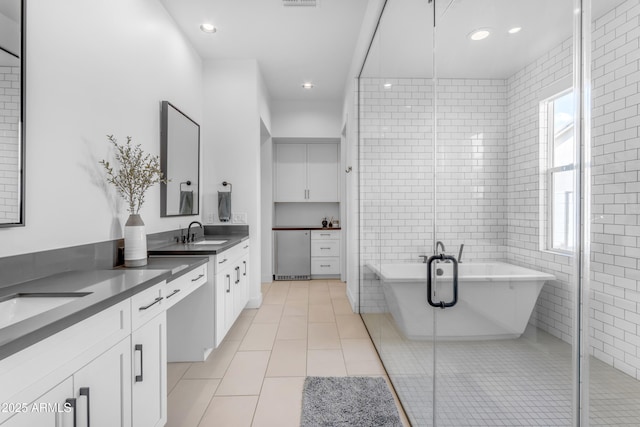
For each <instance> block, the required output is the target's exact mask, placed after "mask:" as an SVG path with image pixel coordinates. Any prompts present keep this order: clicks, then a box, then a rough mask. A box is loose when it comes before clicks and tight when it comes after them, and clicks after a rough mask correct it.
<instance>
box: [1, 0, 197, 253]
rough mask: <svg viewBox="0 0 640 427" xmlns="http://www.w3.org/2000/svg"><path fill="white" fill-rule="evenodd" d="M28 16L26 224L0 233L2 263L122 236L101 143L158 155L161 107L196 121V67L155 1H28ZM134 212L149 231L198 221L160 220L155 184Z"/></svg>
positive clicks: (121, 213)
mask: <svg viewBox="0 0 640 427" xmlns="http://www.w3.org/2000/svg"><path fill="white" fill-rule="evenodd" d="M62 11H63V12H62ZM27 16H28V19H29V28H28V37H27V46H28V48H27V66H28V68H27V86H26V87H27V99H26V102H27V111H26V126H27V127H26V138H27V140H26V141H27V142H26V158H25V159H26V164H27V166H26V226H25V227H21V228H8V229H0V239H1V240H2V241H3V242H4V243H3V244H2V245H0V256H2V257H3V256H9V255H16V254H21V253H27V252H35V251H42V250H47V249H54V248H60V247H66V246H73V245H79V244H86V243H92V242H98V241H105V240H110V239H115V238H119V237H122V224H123V223H124V220H125V219H126V217H127V216H128V214H127V212H126V208H125V205H124V203H122V202H121V201H120V200H119V198H118V197H117V196H116V195H115V194H114V192H113V191H112V190H111V189H110V188H107V189H106V190H105V188H106V184H105V181H104V178H103V175H102V170H101V167H102V166H100V165H99V164H98V161H99V160H101V159H103V158H106V157H107V156H108V154H109V153H110V149H109V145H108V142H107V139H106V137H105V135H107V134H114V135H115V136H116V138H118V140H119V141H121V142H124V141H126V136H128V135H129V136H131V137H133V141H134V142H135V143H139V144H141V145H142V148H143V149H144V150H145V151H147V152H149V153H152V154H159V153H160V101H161V100H165V99H166V100H169V101H171V102H172V103H173V104H174V105H176V106H178V107H179V108H180V109H181V110H182V111H184V112H185V113H186V114H188V115H189V116H190V117H192V118H193V119H194V120H195V121H197V122H201V119H202V63H201V60H200V58H199V56H198V55H197V54H196V52H195V51H194V49H193V48H192V47H191V45H190V44H189V43H188V42H187V40H186V39H185V37H184V36H183V35H182V33H181V32H180V31H179V30H178V29H177V27H176V25H175V23H174V21H173V19H171V17H170V16H169V15H168V13H167V11H166V10H165V9H164V8H163V7H162V6H161V4H160V3H159V2H158V1H157V0H140V1H136V2H130V1H126V0H94V1H91V2H86V1H82V0H66V1H64V2H63V1H61V0H49V1H46V2H27ZM52 17H55V19H52ZM141 214H142V217H143V219H144V221H145V223H146V225H147V232H149V233H153V232H159V231H165V230H170V229H175V228H178V227H180V226H186V225H187V224H188V221H190V220H191V219H196V218H197V217H189V218H188V219H185V218H179V219H161V218H160V188H159V187H158V186H155V187H153V188H151V189H150V190H149V192H148V193H147V196H146V202H145V205H144V206H143V208H142V210H141Z"/></svg>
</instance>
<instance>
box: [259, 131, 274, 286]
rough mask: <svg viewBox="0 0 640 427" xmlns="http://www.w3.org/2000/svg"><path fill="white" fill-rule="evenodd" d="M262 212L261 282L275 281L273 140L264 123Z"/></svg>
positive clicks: (262, 135)
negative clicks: (273, 259)
mask: <svg viewBox="0 0 640 427" xmlns="http://www.w3.org/2000/svg"><path fill="white" fill-rule="evenodd" d="M260 132H261V135H260V140H261V141H260V181H261V182H260V189H261V190H260V193H261V194H260V210H261V215H262V218H261V222H262V248H261V256H262V261H261V262H262V267H261V271H260V277H261V279H260V280H261V281H262V282H263V283H270V282H271V281H272V280H273V262H272V259H271V258H272V255H271V254H272V252H273V233H272V231H271V227H272V225H273V140H272V138H271V135H269V131H268V130H267V128H266V126H264V124H263V123H261V125H260Z"/></svg>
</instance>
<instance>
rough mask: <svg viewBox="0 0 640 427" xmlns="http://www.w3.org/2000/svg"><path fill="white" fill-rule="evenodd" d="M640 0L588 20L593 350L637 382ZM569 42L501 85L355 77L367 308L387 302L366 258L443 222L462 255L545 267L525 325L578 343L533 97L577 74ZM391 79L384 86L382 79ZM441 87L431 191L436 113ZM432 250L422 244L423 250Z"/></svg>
mask: <svg viewBox="0 0 640 427" xmlns="http://www.w3.org/2000/svg"><path fill="white" fill-rule="evenodd" d="M638 28H640V0H628V1H626V2H624V3H622V4H621V5H620V6H618V7H617V8H615V9H614V10H612V11H611V12H609V13H607V14H605V15H604V16H602V17H600V18H599V19H597V20H596V21H595V23H594V29H593V31H594V32H593V62H592V63H593V113H592V116H593V131H592V132H593V182H592V185H593V187H592V189H593V191H592V194H593V199H592V209H593V212H592V213H593V217H594V222H593V225H592V231H593V235H592V240H593V242H592V257H591V258H592V259H591V261H592V272H591V278H592V290H593V291H592V298H591V301H590V304H591V312H590V316H589V317H590V319H589V326H590V328H591V345H592V348H591V350H592V352H593V355H594V356H595V357H597V358H598V359H601V360H603V361H605V362H606V363H608V364H610V365H613V366H615V367H617V368H619V369H620V370H622V371H624V372H626V373H627V374H629V375H631V376H633V377H635V378H638V379H640V304H639V303H640V288H639V287H638V280H640V270H639V267H640V265H639V264H638V260H639V259H640V249H638V244H639V243H640V241H639V239H640V219H639V214H640V201H639V200H638V193H640V181H639V178H640V176H639V170H640V156H639V150H640V137H639V135H638V130H639V128H640V111H639V104H640V86H639V85H640V83H639V82H640V47H639V46H640V31H639V30H638ZM572 48H573V47H572V40H567V41H565V42H564V43H562V44H561V45H559V46H557V47H556V48H554V49H552V50H551V51H549V52H548V53H547V54H545V55H544V56H542V57H541V58H539V59H538V60H537V61H535V62H534V63H532V64H530V65H528V66H527V67H525V68H524V69H522V70H520V71H518V72H516V73H515V74H514V75H513V76H511V77H509V78H508V79H507V80H474V79H440V80H439V81H438V90H437V91H435V93H436V94H437V95H434V90H433V82H432V80H431V79H383V78H380V79H374V78H365V79H361V80H360V118H361V121H360V132H361V134H360V147H359V156H360V159H359V160H360V173H361V177H360V206H359V209H360V230H361V234H360V261H361V289H360V292H361V295H360V304H361V307H360V308H361V312H363V313H375V312H384V311H387V308H386V303H385V300H384V295H383V293H382V288H381V286H380V283H379V281H378V280H377V279H376V278H375V276H374V275H373V274H372V273H371V272H369V271H368V269H367V268H366V267H365V264H366V263H367V262H374V263H385V262H416V261H418V259H417V256H418V255H420V254H424V253H431V252H432V251H433V248H431V247H430V245H431V244H433V243H432V242H433V232H434V230H433V225H434V212H433V209H434V203H433V200H434V197H436V198H437V213H436V215H437V216H436V221H437V231H436V233H437V234H436V236H435V240H442V241H443V242H444V243H445V245H446V246H447V250H448V252H450V253H456V252H457V248H458V246H459V245H460V244H461V243H464V244H465V251H464V259H465V260H466V261H472V260H473V261H479V260H480V261H482V260H493V259H495V260H502V261H507V262H510V263H513V264H518V265H523V266H527V267H531V268H534V269H537V270H541V271H545V272H549V273H552V274H554V275H555V276H556V278H557V279H556V280H555V281H553V282H550V283H547V284H546V285H545V287H544V288H543V290H542V292H541V294H540V297H539V299H538V303H537V305H536V308H535V311H534V314H533V316H532V318H531V323H533V324H534V325H536V326H537V327H539V328H541V329H543V330H545V331H547V332H549V333H550V334H552V335H554V336H556V337H558V338H561V339H562V340H564V341H566V342H571V339H572V335H571V334H572V322H573V316H574V313H573V310H572V304H573V303H572V297H573V295H572V291H571V290H570V286H571V285H570V283H571V282H572V277H571V274H572V265H571V263H572V262H573V260H572V258H571V257H568V256H564V255H558V254H555V253H551V252H548V251H545V250H543V249H544V242H543V239H544V237H543V236H544V235H545V224H544V221H545V206H544V203H543V202H541V200H544V199H545V198H544V190H545V184H544V180H541V176H540V174H541V172H542V169H541V166H540V165H541V154H542V155H544V147H541V142H540V129H539V127H540V123H543V121H541V120H540V101H542V98H543V96H549V94H547V92H548V87H549V86H550V85H552V84H554V83H555V82H557V81H559V80H561V79H562V78H564V77H567V76H571V73H572V67H573V64H572ZM385 83H390V84H391V87H390V88H388V87H387V88H385V87H384V84H385ZM434 96H438V125H439V129H438V149H437V151H438V152H437V159H438V162H437V163H438V166H437V170H436V171H435V172H437V175H436V177H435V184H436V185H435V186H434V170H433V169H432V165H433V155H434V146H433V134H432V126H433V122H432V116H433V99H434ZM427 245H429V247H427Z"/></svg>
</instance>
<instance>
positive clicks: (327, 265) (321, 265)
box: [320, 264, 331, 267]
mask: <svg viewBox="0 0 640 427" xmlns="http://www.w3.org/2000/svg"><path fill="white" fill-rule="evenodd" d="M320 267H331V264H320Z"/></svg>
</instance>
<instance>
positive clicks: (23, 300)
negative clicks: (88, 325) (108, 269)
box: [0, 292, 90, 329]
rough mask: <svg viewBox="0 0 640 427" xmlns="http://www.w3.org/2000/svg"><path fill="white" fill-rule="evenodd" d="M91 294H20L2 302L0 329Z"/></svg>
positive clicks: (0, 306)
mask: <svg viewBox="0 0 640 427" xmlns="http://www.w3.org/2000/svg"><path fill="white" fill-rule="evenodd" d="M89 293H90V292H60V293H46V292H44V293H18V294H13V295H9V296H7V297H5V298H2V299H1V300H0V329H2V328H5V327H7V326H9V325H13V324H14V323H18V322H20V321H22V320H25V319H28V318H30V317H33V316H37V315H38V314H41V313H44V312H45V311H49V310H52V309H54V308H56V307H60V306H61V305H64V304H67V303H70V302H71V301H74V300H76V299H77V298H81V297H83V296H85V295H89Z"/></svg>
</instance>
